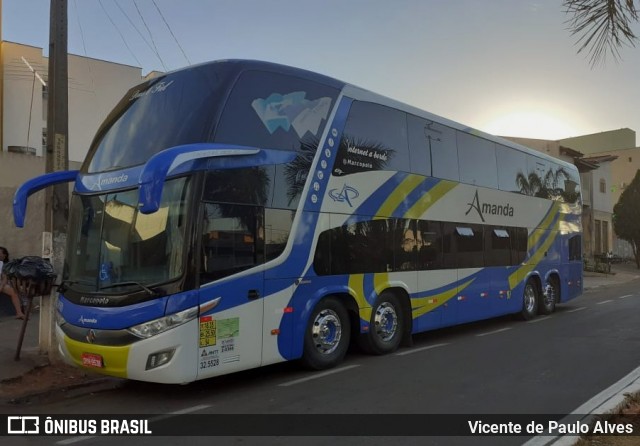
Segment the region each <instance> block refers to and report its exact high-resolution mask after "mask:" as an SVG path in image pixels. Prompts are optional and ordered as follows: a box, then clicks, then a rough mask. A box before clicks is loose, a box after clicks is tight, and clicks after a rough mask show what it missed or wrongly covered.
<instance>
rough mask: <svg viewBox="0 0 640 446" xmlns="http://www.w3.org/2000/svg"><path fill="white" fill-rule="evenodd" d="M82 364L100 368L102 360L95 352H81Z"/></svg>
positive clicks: (102, 365)
mask: <svg viewBox="0 0 640 446" xmlns="http://www.w3.org/2000/svg"><path fill="white" fill-rule="evenodd" d="M80 357H81V359H82V365H83V366H85V367H95V368H100V369H101V368H102V367H104V364H103V362H102V356H100V355H96V354H95V353H83V354H82V355H81V356H80Z"/></svg>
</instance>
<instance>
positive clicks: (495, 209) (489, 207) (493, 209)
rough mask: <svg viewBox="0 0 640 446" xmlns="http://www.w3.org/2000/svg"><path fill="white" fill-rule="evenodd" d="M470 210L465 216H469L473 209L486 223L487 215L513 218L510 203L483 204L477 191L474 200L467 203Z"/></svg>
mask: <svg viewBox="0 0 640 446" xmlns="http://www.w3.org/2000/svg"><path fill="white" fill-rule="evenodd" d="M467 204H468V205H469V208H468V209H467V212H465V214H464V215H469V212H471V210H472V209H475V210H476V212H477V213H478V215H479V216H480V220H482V222H483V223H484V216H485V215H486V214H489V215H499V216H502V217H513V206H511V204H509V203H504V204H497V203H486V202H484V203H481V202H480V196H479V195H478V190H477V189H476V193H475V195H474V196H473V200H472V201H471V203H467Z"/></svg>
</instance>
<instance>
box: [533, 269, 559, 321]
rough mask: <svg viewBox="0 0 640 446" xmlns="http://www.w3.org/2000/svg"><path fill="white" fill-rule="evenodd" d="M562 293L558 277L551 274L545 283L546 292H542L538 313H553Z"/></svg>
mask: <svg viewBox="0 0 640 446" xmlns="http://www.w3.org/2000/svg"><path fill="white" fill-rule="evenodd" d="M559 295H560V286H559V284H558V279H556V278H555V277H554V276H551V277H549V278H548V279H547V282H546V284H545V292H544V293H540V303H539V304H538V313H540V314H545V315H547V314H551V313H553V312H554V311H555V309H556V302H558V296H559Z"/></svg>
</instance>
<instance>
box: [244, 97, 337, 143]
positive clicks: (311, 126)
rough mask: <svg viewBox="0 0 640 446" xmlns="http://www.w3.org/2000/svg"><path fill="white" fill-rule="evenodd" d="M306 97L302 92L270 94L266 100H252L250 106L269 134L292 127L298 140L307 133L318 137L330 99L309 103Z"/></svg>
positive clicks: (329, 105)
mask: <svg viewBox="0 0 640 446" xmlns="http://www.w3.org/2000/svg"><path fill="white" fill-rule="evenodd" d="M306 95H307V93H306V92H304V91H295V92H292V93H288V94H285V95H282V94H279V93H272V94H271V95H269V97H268V98H264V99H263V98H258V99H256V100H254V101H253V102H252V103H251V106H252V107H253V109H254V110H255V112H256V113H257V114H258V116H259V117H260V120H261V121H262V123H263V124H264V126H265V127H266V128H267V130H268V131H269V133H271V134H273V133H274V132H275V131H276V130H278V129H279V128H282V129H283V130H284V131H286V132H288V131H289V130H290V129H291V127H293V129H294V130H295V131H296V133H297V134H298V136H299V137H300V138H302V137H303V136H304V134H305V133H307V132H310V133H311V134H312V135H314V136H318V135H317V133H318V129H319V128H320V124H322V120H323V119H325V120H326V119H327V116H328V115H329V110H330V109H331V98H328V97H324V98H319V99H316V100H313V101H310V100H308V99H306Z"/></svg>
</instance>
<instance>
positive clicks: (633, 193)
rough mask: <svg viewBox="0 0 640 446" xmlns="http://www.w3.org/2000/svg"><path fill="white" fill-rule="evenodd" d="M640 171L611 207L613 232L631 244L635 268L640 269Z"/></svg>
mask: <svg viewBox="0 0 640 446" xmlns="http://www.w3.org/2000/svg"><path fill="white" fill-rule="evenodd" d="M638 222H640V170H638V171H637V172H636V176H635V178H634V179H633V181H632V182H631V184H629V186H628V187H627V188H626V189H625V190H624V192H622V195H621V196H620V200H618V202H617V203H616V205H615V206H614V207H613V230H614V231H615V232H616V234H617V235H618V237H619V238H621V239H622V240H626V241H627V242H629V244H631V249H632V250H633V256H634V257H635V259H636V266H637V267H638V269H640V252H639V251H638V248H639V247H640V224H638Z"/></svg>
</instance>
